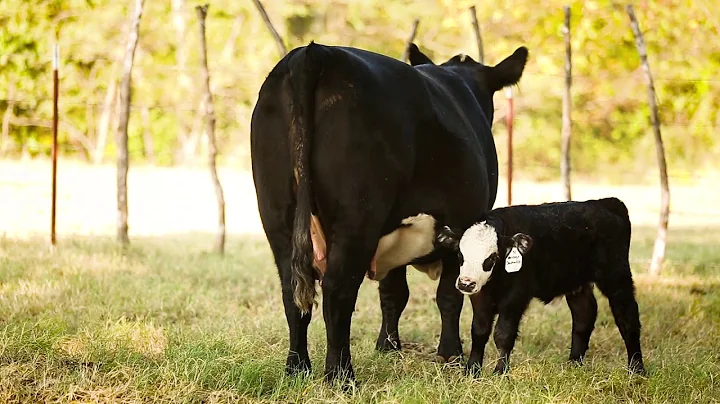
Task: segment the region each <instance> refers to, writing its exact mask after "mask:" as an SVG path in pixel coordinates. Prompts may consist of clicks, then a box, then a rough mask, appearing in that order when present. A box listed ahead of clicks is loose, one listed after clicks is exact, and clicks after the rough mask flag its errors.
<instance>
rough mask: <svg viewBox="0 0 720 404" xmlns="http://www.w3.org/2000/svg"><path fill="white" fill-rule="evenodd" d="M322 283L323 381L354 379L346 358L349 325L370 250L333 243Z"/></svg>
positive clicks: (358, 245) (359, 246)
mask: <svg viewBox="0 0 720 404" xmlns="http://www.w3.org/2000/svg"><path fill="white" fill-rule="evenodd" d="M329 251H330V255H329V257H328V269H327V272H326V273H325V277H324V278H323V282H322V292H323V316H324V317H325V328H326V332H327V355H326V357H325V378H326V379H327V380H328V381H329V382H332V381H334V380H336V379H344V381H351V380H354V379H355V374H354V372H353V368H352V360H351V357H350V323H351V320H352V313H353V311H354V310H355V302H356V301H357V295H358V290H359V289H360V284H361V283H362V281H363V278H364V276H365V273H366V272H367V270H368V268H369V266H370V260H371V259H372V254H373V252H374V251H373V249H372V248H364V247H363V243H362V242H352V241H350V242H334V243H333V244H332V246H331V247H330V249H329Z"/></svg>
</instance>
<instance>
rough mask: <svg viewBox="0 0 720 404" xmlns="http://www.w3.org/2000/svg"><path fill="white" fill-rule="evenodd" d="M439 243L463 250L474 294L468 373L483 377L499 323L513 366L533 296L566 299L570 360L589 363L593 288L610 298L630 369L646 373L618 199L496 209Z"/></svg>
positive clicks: (460, 282)
mask: <svg viewBox="0 0 720 404" xmlns="http://www.w3.org/2000/svg"><path fill="white" fill-rule="evenodd" d="M437 241H438V243H439V244H440V245H442V246H444V247H449V248H453V249H455V250H456V251H459V254H458V255H459V260H460V265H461V269H460V276H459V277H458V279H457V284H456V286H457V288H458V290H460V291H461V292H462V293H464V294H469V295H471V297H470V300H471V302H472V305H473V323H472V351H471V353H470V359H469V361H468V370H470V371H472V372H479V371H480V368H481V367H482V362H483V353H484V351H485V345H486V344H487V341H488V338H489V337H490V330H491V329H492V323H493V318H494V316H495V314H498V322H497V325H496V326H495V335H494V339H495V345H496V346H497V348H498V352H499V356H500V359H499V360H498V362H497V365H496V366H495V373H500V372H505V371H507V369H508V365H509V360H510V353H511V352H512V349H513V346H514V345H515V339H516V338H517V334H518V326H519V324H520V319H521V317H522V315H523V313H524V312H525V309H527V306H528V304H529V303H530V301H531V300H532V299H533V298H538V299H540V300H542V301H543V302H544V303H545V304H547V303H549V302H551V301H552V300H553V299H554V298H556V297H558V296H562V295H565V299H566V300H567V304H568V306H569V307H570V312H571V314H572V344H571V348H570V358H569V359H570V361H573V362H582V359H583V357H584V356H585V352H586V351H587V349H588V344H589V341H590V334H592V331H593V328H594V327H595V319H596V317H597V302H596V300H595V296H594V295H593V283H594V284H595V285H597V286H598V288H599V289H600V291H601V292H602V293H603V294H604V295H605V296H606V297H607V298H608V301H609V303H610V308H611V310H612V314H613V317H615V324H616V325H617V327H618V329H619V330H620V334H621V335H622V338H623V340H624V341H625V347H626V349H627V355H628V366H629V368H630V370H632V371H634V372H637V373H644V372H645V367H644V365H643V360H642V353H641V351H640V317H639V314H638V305H637V302H636V301H635V294H634V293H635V288H634V285H633V279H632V274H631V272H630V263H629V261H628V254H629V251H630V218H629V216H628V211H627V208H626V207H625V204H624V203H623V202H622V201H620V200H619V199H617V198H605V199H599V200H589V201H585V202H556V203H547V204H542V205H518V206H512V207H506V208H500V209H495V210H493V211H491V212H490V213H488V214H487V217H486V218H485V219H484V220H482V221H481V222H479V223H476V224H474V225H472V226H470V228H469V229H467V230H466V231H465V232H464V233H463V234H462V236H461V237H460V236H459V235H458V233H457V232H456V231H454V230H452V229H451V228H450V227H445V228H443V230H442V231H440V233H439V234H438V240H437Z"/></svg>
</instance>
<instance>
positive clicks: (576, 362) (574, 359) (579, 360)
mask: <svg viewBox="0 0 720 404" xmlns="http://www.w3.org/2000/svg"><path fill="white" fill-rule="evenodd" d="M584 359H585V358H583V357H582V356H573V355H570V357H569V358H568V363H569V364H570V365H573V366H576V367H580V366H582V365H583V361H584Z"/></svg>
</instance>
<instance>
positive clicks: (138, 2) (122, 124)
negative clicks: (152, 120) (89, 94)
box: [115, 0, 145, 245]
mask: <svg viewBox="0 0 720 404" xmlns="http://www.w3.org/2000/svg"><path fill="white" fill-rule="evenodd" d="M144 3H145V0H135V12H134V13H133V15H132V16H131V20H130V30H129V32H128V41H127V46H126V47H125V57H124V59H123V76H122V80H121V82H120V119H119V122H118V129H117V136H116V137H115V142H116V143H117V146H116V148H117V213H118V218H117V240H118V242H120V243H121V244H123V245H127V244H129V243H130V239H129V238H128V203H127V174H128V165H129V159H128V121H129V119H130V99H131V97H132V68H133V63H134V61H135V49H136V48H137V43H138V36H139V33H138V32H139V30H140V19H141V18H142V12H143V4H144Z"/></svg>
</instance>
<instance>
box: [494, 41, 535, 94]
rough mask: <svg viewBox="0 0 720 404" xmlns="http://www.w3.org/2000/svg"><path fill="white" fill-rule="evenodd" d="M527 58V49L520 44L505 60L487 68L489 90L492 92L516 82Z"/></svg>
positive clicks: (520, 75)
mask: <svg viewBox="0 0 720 404" xmlns="http://www.w3.org/2000/svg"><path fill="white" fill-rule="evenodd" d="M527 60H528V49H527V48H526V47H524V46H521V47H519V48H517V49H516V50H515V52H514V53H513V54H512V55H510V56H508V57H507V58H505V60H503V61H502V62H500V63H498V64H497V65H495V66H494V67H491V68H490V69H488V71H489V74H488V76H489V77H488V80H487V83H488V86H489V87H490V88H489V89H490V91H491V92H493V93H494V92H495V91H498V90H500V89H502V88H504V87H507V86H511V85H513V84H517V82H518V81H520V77H522V74H523V70H525V64H526V63H527Z"/></svg>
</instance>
